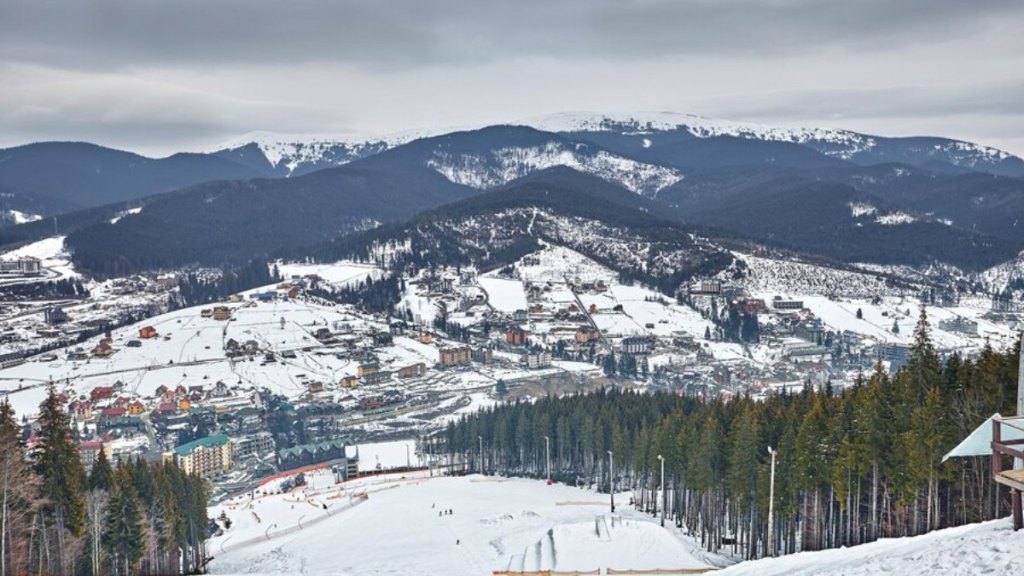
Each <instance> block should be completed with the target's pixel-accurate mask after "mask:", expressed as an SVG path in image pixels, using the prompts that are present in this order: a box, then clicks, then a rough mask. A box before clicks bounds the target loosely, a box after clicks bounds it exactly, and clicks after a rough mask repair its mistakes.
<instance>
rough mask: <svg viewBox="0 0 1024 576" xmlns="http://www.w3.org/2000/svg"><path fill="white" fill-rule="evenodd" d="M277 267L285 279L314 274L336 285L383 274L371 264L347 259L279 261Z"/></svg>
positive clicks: (339, 285)
mask: <svg viewBox="0 0 1024 576" xmlns="http://www.w3.org/2000/svg"><path fill="white" fill-rule="evenodd" d="M277 269H278V271H279V272H280V274H281V277H282V278H285V279H289V278H293V277H296V276H298V277H302V276H307V275H309V274H316V275H317V276H319V277H320V278H323V279H324V281H325V282H327V283H328V284H331V285H333V286H336V287H341V286H346V285H349V284H353V283H356V282H359V281H361V280H365V279H366V278H369V277H371V276H372V277H373V278H379V277H380V276H381V275H382V274H383V271H382V270H381V269H380V268H378V267H376V266H374V265H372V264H363V263H359V262H347V261H341V262H334V263H332V264H301V263H279V264H278V265H277Z"/></svg>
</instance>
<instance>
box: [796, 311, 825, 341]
mask: <svg viewBox="0 0 1024 576" xmlns="http://www.w3.org/2000/svg"><path fill="white" fill-rule="evenodd" d="M793 335H794V336H796V337H797V338H800V339H801V340H806V341H808V342H810V343H812V344H817V345H818V346H821V345H823V344H824V343H825V326H824V325H823V324H822V323H821V320H819V319H818V318H808V319H806V320H803V321H801V322H799V323H798V324H797V325H796V326H795V327H794V328H793Z"/></svg>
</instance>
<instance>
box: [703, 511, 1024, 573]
mask: <svg viewBox="0 0 1024 576" xmlns="http://www.w3.org/2000/svg"><path fill="white" fill-rule="evenodd" d="M715 574H716V575H720V576H881V575H883V574H895V575H922V576H924V575H927V576H973V575H976V574H989V575H992V576H1015V575H1019V574H1024V532H1017V533H1014V532H1013V531H1012V530H1011V528H1010V521H1009V520H1008V519H1003V520H994V521H992V522H985V523H982V524H971V525H968V526H960V527H958V528H949V529H946V530H939V531H936V532H932V533H930V534H925V535H923V536H917V537H914V538H892V539H887V540H880V541H878V542H872V543H870V544H864V545H861V546H854V547H851V548H841V549H838V550H824V551H821V552H804V553H802V554H794V555H791V556H784V557H781V558H772V559H765V560H758V561H756V562H744V563H742V564H737V565H735V566H732V567H730V568H727V569H725V570H721V571H719V572H716V573H715Z"/></svg>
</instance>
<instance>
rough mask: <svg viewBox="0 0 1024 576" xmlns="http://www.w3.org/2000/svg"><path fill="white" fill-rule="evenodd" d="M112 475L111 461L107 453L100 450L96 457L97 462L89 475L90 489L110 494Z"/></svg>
mask: <svg viewBox="0 0 1024 576" xmlns="http://www.w3.org/2000/svg"><path fill="white" fill-rule="evenodd" d="M112 475H113V470H112V469H111V467H110V461H109V460H107V452H106V450H103V449H100V453H99V454H98V455H97V456H96V462H94V463H93V465H92V471H91V472H90V473H89V489H90V490H103V491H107V492H109V491H110V488H111V486H110V484H111V481H112V480H111V476H112Z"/></svg>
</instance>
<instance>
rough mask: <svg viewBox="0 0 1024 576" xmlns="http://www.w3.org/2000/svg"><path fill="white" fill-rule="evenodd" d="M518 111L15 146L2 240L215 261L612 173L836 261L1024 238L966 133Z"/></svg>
mask: <svg viewBox="0 0 1024 576" xmlns="http://www.w3.org/2000/svg"><path fill="white" fill-rule="evenodd" d="M523 124H524V125H498V126H489V127H485V128H481V129H477V130H465V131H455V132H448V133H442V134H436V135H426V136H425V137H418V136H422V135H421V134H412V133H407V134H403V135H397V136H389V137H382V138H365V139H363V138H358V137H344V138H337V139H331V138H290V139H284V140H282V139H277V138H275V137H274V136H273V135H271V134H265V133H264V134H255V135H252V136H250V137H245V138H242V139H240V140H237V141H235V142H232V143H229V144H227V145H225V146H223V147H218V149H217V150H213V151H210V152H206V153H190V154H176V155H173V156H170V157H167V158H162V159H151V158H145V157H142V156H139V155H136V154H132V153H129V152H121V151H116V150H110V149H107V148H102V147H100V146H96V145H93V144H85V143H38V144H30V145H26V146H21V147H16V148H8V149H5V150H0V199H2V202H3V204H2V205H0V212H3V213H10V214H17V220H18V221H20V222H22V223H20V224H19V223H18V222H16V221H14V220H15V218H14V217H13V216H12V217H10V218H8V222H6V223H5V224H4V226H3V228H2V229H0V246H3V245H12V244H17V243H22V242H26V241H30V240H34V239H38V238H41V237H44V236H46V235H52V234H53V230H54V226H55V225H56V227H57V229H58V231H59V232H60V233H64V234H67V235H68V238H67V243H68V246H69V247H71V248H72V249H73V250H74V253H75V258H76V261H77V262H78V263H79V265H82V266H83V267H84V268H85V269H88V270H92V271H94V272H97V273H101V274H115V273H122V272H127V271H135V270H140V269H148V268H165V267H175V266H181V265H189V264H202V265H218V264H221V263H225V262H236V261H244V260H246V259H249V258H254V257H264V256H272V255H275V254H283V253H289V252H292V251H295V250H303V249H305V248H309V247H311V246H317V245H320V246H323V245H324V243H325V242H327V243H329V242H330V241H331V240H332V239H336V238H338V237H341V236H344V235H346V234H350V233H358V232H359V231H361V230H366V229H368V228H373V227H377V226H379V225H381V224H388V223H395V224H400V223H402V222H404V221H406V220H407V219H409V218H415V217H416V216H417V214H420V213H421V212H423V211H433V212H431V213H432V214H434V215H435V217H436V214H437V213H438V212H437V211H438V209H440V210H441V213H442V214H444V213H451V214H457V213H460V211H461V210H462V209H463V208H462V206H463V204H461V203H464V202H470V203H471V202H473V201H477V200H478V201H480V202H483V201H484V200H482V199H486V205H487V206H488V207H489V208H488V209H490V210H492V212H494V213H502V212H503V211H505V210H513V209H525V208H524V207H523V206H522V198H534V199H536V197H535V196H530V195H529V194H526V193H525V192H524V190H525V188H524V187H529V186H533V187H534V191H536V187H537V186H541V187H545V186H546V187H554V188H550V189H551V190H554V189H558V190H561V193H560V197H561V198H562V200H560V201H559V202H558V203H557V207H551V206H549V207H548V209H549V211H550V210H554V211H555V212H558V214H559V217H563V216H566V214H568V213H569V212H571V210H572V209H573V208H572V204H573V203H575V202H598V200H595V199H594V198H593V197H591V196H587V195H586V191H587V190H591V189H597V188H598V185H597V183H599V182H600V183H601V184H602V187H607V186H611V187H613V188H614V189H615V190H616V193H615V197H616V198H617V199H618V200H617V201H616V202H617V204H616V205H618V206H622V207H624V208H623V209H626V208H628V209H629V210H636V211H640V212H641V213H647V214H657V215H658V217H659V218H661V219H663V220H665V221H669V222H672V223H673V225H674V226H678V227H679V229H678V230H685V232H679V233H680V234H683V233H685V234H694V235H702V236H704V237H708V238H716V239H719V240H720V241H722V242H751V243H757V244H760V245H766V246H771V247H775V248H779V249H784V250H788V251H792V252H793V253H797V254H808V255H814V256H818V257H824V258H828V259H833V260H836V261H841V262H870V263H876V264H900V265H909V266H925V265H929V264H931V263H935V262H942V263H946V264H952V265H954V266H957V267H959V268H961V269H965V270H974V269H982V268H987V267H990V266H992V265H995V264H998V263H1000V262H1004V261H1007V260H1009V259H1012V258H1013V257H1014V256H1015V255H1016V254H1017V253H1018V252H1020V251H1021V250H1022V249H1024V226H1018V223H1017V218H1018V216H1017V215H1019V214H1022V213H1024V161H1022V160H1021V159H1020V158H1018V157H1016V156H1013V155H1012V154H1009V153H1006V152H1003V151H999V150H995V149H993V148H988V147H985V146H981V145H977V144H972V143H967V142H962V141H958V140H953V139H945V138H933V137H927V138H926V137H921V138H888V137H881V136H872V135H865V134H860V133H856V132H850V131H844V130H832V129H781V128H772V127H764V126H758V125H752V124H741V123H734V122H721V121H714V120H708V119H705V118H701V117H697V116H687V115H678V114H641V115H616V116H604V115H589V114H563V115H555V116H548V117H544V118H538V119H532V120H529V121H526V122H524V123H523ZM553 168H560V169H557V170H552V169H553ZM532 177H536V179H531V178H532ZM552 179H554V180H557V182H555V181H554V180H552ZM510 187H511V188H510ZM567 189H571V190H575V192H574V194H569V195H566V194H565V193H564V192H565V190H567ZM549 192H550V190H549ZM581 194H582V196H581ZM601 194H603V196H601V198H603V200H601V202H604V201H607V200H608V197H609V196H608V194H609V193H608V191H607V189H604V192H602V193H601ZM503 199H504V201H506V202H507V205H502V202H503ZM441 207H443V208H441ZM39 216H46V217H47V218H46V219H45V220H38V221H35V222H32V221H29V220H31V219H33V218H35V217H39ZM478 216H480V214H475V215H474V217H478ZM52 217H55V218H52ZM548 217H550V214H548V215H547V216H546V218H547V220H544V221H546V222H550V221H553V220H551V219H550V218H548ZM513 220H514V219H513ZM597 220H601V219H597ZM613 220H615V218H613ZM446 221H447V220H446ZM595 221H596V220H595ZM620 224H621V223H620ZM628 227H629V226H627V228H628ZM541 228H543V227H541ZM382 229H388V227H387V226H385V227H383V228H382ZM547 234H549V235H550V234H551V232H550V231H549V232H547Z"/></svg>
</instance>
